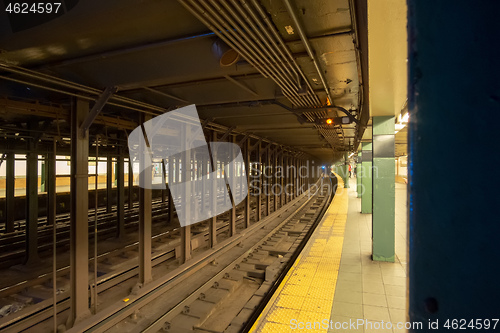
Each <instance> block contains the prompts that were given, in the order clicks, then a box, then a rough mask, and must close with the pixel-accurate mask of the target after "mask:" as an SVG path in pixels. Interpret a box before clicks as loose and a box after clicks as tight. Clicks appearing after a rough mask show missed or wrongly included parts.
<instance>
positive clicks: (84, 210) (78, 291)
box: [68, 99, 90, 327]
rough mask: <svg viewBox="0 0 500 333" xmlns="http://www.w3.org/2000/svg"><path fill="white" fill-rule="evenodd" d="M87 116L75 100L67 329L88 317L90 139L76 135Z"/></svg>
mask: <svg viewBox="0 0 500 333" xmlns="http://www.w3.org/2000/svg"><path fill="white" fill-rule="evenodd" d="M88 113H89V103H88V102H87V101H84V100H82V99H76V100H75V101H74V103H73V110H72V113H71V114H72V117H71V185H70V187H71V191H70V192H71V213H70V215H71V222H70V224H71V226H70V230H71V231H70V285H71V288H70V289H71V309H70V315H69V318H68V324H69V326H70V327H71V326H73V325H74V324H75V323H77V322H78V321H80V320H82V319H84V318H85V317H87V316H89V315H90V310H89V294H88V289H89V285H88V282H89V281H88V279H89V250H88V245H89V233H88V232H89V226H88V223H89V221H88V209H89V205H88V190H89V188H88V183H89V180H88V170H89V168H88V160H89V137H88V131H87V132H86V133H84V134H85V136H83V137H82V136H81V135H79V130H80V124H81V123H82V122H83V120H84V119H85V117H86V116H87V114H88Z"/></svg>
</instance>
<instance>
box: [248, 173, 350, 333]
mask: <svg viewBox="0 0 500 333" xmlns="http://www.w3.org/2000/svg"><path fill="white" fill-rule="evenodd" d="M335 176H336V177H337V180H338V181H337V184H338V185H337V190H336V192H335V197H337V198H338V199H340V196H342V197H344V196H346V195H347V190H346V189H344V181H343V179H342V178H341V177H340V176H339V175H338V174H336V173H335ZM337 195H338V196H337ZM343 199H344V200H345V198H343ZM338 201H340V200H337V201H336V200H335V198H334V201H333V202H332V203H331V205H330V207H329V208H328V210H327V211H326V213H325V215H324V216H323V219H322V221H321V223H320V225H321V224H322V223H323V222H324V220H325V219H326V217H327V216H328V215H329V214H335V215H337V218H336V219H340V221H341V222H344V223H341V224H343V228H342V230H341V232H339V233H338V236H337V237H338V238H340V240H339V245H340V246H341V252H342V247H343V243H344V233H345V222H346V220H347V209H345V212H344V213H343V214H341V213H339V210H340V208H341V207H338V206H337V205H334V204H335V203H337V202H338ZM338 215H342V216H341V217H340V218H339V217H338ZM320 225H318V227H320ZM317 232H319V228H317V229H316V230H315V231H314V234H316V233H317ZM314 234H313V236H312V237H311V238H310V239H309V241H308V244H309V243H310V242H311V240H312V238H313V237H314ZM308 244H306V246H307V245H308ZM304 249H305V248H304ZM304 249H303V250H302V251H304ZM302 257H303V252H301V253H300V254H299V256H298V257H297V259H296V260H295V262H294V263H293V265H292V267H290V270H289V271H288V273H287V275H286V276H285V278H284V279H283V281H281V283H280V285H279V286H278V288H277V289H276V290H275V292H274V294H273V296H272V297H271V299H270V300H269V301H268V303H267V304H266V307H265V308H264V310H263V311H262V312H261V313H260V314H259V317H258V318H257V320H256V321H255V322H254V324H253V326H252V328H251V329H250V331H249V332H250V333H257V332H258V330H257V329H258V328H259V326H260V325H261V323H262V320H263V319H264V318H265V317H266V315H267V314H268V313H269V310H270V309H271V308H272V306H273V305H274V303H275V301H276V299H277V298H278V296H279V295H280V293H281V291H282V290H283V288H284V287H285V285H286V283H287V281H288V280H289V278H290V277H291V276H292V274H293V271H294V270H295V268H296V267H297V265H298V264H299V262H300V261H301V259H302ZM339 267H340V261H339V263H338V264H335V270H336V271H337V274H338V270H339ZM334 297H335V294H334V295H333V297H332V299H331V303H332V304H333V298H334Z"/></svg>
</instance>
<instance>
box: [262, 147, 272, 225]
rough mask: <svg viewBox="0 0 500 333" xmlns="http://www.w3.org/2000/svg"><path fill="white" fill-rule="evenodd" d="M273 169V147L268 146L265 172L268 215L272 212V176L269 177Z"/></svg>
mask: <svg viewBox="0 0 500 333" xmlns="http://www.w3.org/2000/svg"><path fill="white" fill-rule="evenodd" d="M270 169H271V147H268V149H267V152H266V167H265V169H264V170H265V171H266V172H264V177H265V178H266V180H265V184H266V188H265V191H266V216H269V214H271V193H270V186H272V184H271V177H269V172H270Z"/></svg>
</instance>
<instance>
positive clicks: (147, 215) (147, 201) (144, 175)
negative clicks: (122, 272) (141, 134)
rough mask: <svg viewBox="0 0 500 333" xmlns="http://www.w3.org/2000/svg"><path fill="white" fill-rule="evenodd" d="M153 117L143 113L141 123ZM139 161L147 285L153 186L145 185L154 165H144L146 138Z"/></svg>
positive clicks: (142, 278) (142, 277) (142, 265)
mask: <svg viewBox="0 0 500 333" xmlns="http://www.w3.org/2000/svg"><path fill="white" fill-rule="evenodd" d="M149 119H151V116H150V115H145V114H141V115H140V121H139V123H140V124H143V123H144V122H146V121H148V120H149ZM141 145H142V146H141V147H140V149H139V151H140V152H143V153H142V154H140V156H139V163H140V167H139V170H141V173H140V174H139V177H140V181H139V284H141V285H143V286H144V285H145V284H147V283H148V282H150V281H151V280H152V272H151V206H152V202H151V201H152V200H151V199H152V198H151V188H145V186H149V187H150V185H151V183H152V181H153V179H152V171H153V170H152V166H150V167H147V168H146V167H144V165H145V163H146V159H147V158H150V156H149V155H148V154H146V152H147V151H148V147H146V142H145V140H141Z"/></svg>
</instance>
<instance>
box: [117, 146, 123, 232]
mask: <svg viewBox="0 0 500 333" xmlns="http://www.w3.org/2000/svg"><path fill="white" fill-rule="evenodd" d="M116 217H117V222H118V228H117V236H118V237H119V238H123V237H124V236H125V161H124V157H123V147H122V146H120V147H119V148H118V158H117V160H116Z"/></svg>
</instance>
